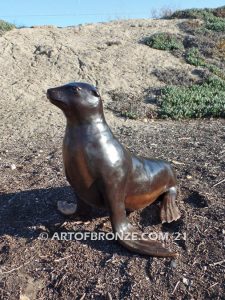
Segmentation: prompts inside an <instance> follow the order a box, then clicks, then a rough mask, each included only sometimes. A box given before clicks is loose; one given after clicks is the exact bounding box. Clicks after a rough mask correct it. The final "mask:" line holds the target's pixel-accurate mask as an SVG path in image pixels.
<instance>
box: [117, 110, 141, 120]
mask: <svg viewBox="0 0 225 300" xmlns="http://www.w3.org/2000/svg"><path fill="white" fill-rule="evenodd" d="M121 116H122V117H125V118H128V119H132V120H137V118H138V117H137V115H136V114H135V113H134V112H132V111H122V112H121Z"/></svg>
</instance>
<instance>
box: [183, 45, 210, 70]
mask: <svg viewBox="0 0 225 300" xmlns="http://www.w3.org/2000/svg"><path fill="white" fill-rule="evenodd" d="M186 62H187V63H189V64H190V65H193V66H197V67H205V66H206V62H205V60H204V57H202V56H201V54H200V52H199V50H198V48H195V47H193V48H190V49H189V50H188V51H187V53H186Z"/></svg>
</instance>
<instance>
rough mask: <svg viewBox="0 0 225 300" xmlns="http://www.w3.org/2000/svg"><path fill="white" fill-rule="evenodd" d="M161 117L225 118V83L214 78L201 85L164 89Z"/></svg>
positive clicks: (162, 92)
mask: <svg viewBox="0 0 225 300" xmlns="http://www.w3.org/2000/svg"><path fill="white" fill-rule="evenodd" d="M160 116H161V117H163V118H166V117H170V118H173V119H181V118H201V117H211V116H213V117H225V82H224V81H223V80H221V79H218V78H215V77H214V78H209V79H208V80H207V81H206V82H205V83H203V84H201V85H198V84H195V85H192V86H190V87H180V86H177V87H176V86H172V87H166V88H164V89H162V91H161V107H160Z"/></svg>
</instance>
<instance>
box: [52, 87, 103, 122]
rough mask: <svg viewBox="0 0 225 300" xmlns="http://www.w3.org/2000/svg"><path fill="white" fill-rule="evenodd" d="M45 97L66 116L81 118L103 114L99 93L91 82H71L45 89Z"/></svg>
mask: <svg viewBox="0 0 225 300" xmlns="http://www.w3.org/2000/svg"><path fill="white" fill-rule="evenodd" d="M47 97H48V99H49V100H50V101H51V103H52V104H54V105H56V106H58V107H59V108H60V109H61V110H62V111H63V112H64V114H65V115H66V117H67V118H73V119H81V120H82V119H86V118H87V117H89V118H90V117H91V116H94V115H96V114H103V110H102V101H101V98H100V95H99V93H98V91H97V89H96V88H95V87H94V86H93V85H91V84H87V83H83V82H72V83H68V84H65V85H62V86H59V87H55V88H51V89H48V90H47Z"/></svg>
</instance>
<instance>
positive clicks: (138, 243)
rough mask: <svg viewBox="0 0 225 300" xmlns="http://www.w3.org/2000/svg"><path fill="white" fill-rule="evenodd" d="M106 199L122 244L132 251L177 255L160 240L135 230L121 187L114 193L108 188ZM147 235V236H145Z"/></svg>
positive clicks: (154, 254)
mask: <svg viewBox="0 0 225 300" xmlns="http://www.w3.org/2000/svg"><path fill="white" fill-rule="evenodd" d="M107 191H108V193H107V194H105V200H106V202H107V206H108V208H109V210H110V219H111V224H112V228H113V231H114V233H115V237H116V239H117V240H118V241H119V242H120V244H121V245H123V246H124V247H126V248H127V249H129V250H130V251H133V252H136V253H140V254H146V255H151V256H158V257H177V256H178V255H177V253H175V252H170V251H169V250H168V249H166V248H164V247H163V246H162V245H161V243H160V242H158V241H155V240H150V239H148V238H143V236H142V235H141V234H140V233H138V232H137V230H135V228H134V227H133V226H132V225H131V224H130V223H129V221H128V219H127V217H126V210H125V204H124V196H123V194H122V193H121V191H120V189H119V188H118V189H117V192H115V193H113V192H112V191H110V190H109V189H107ZM145 237H146V236H145Z"/></svg>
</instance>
